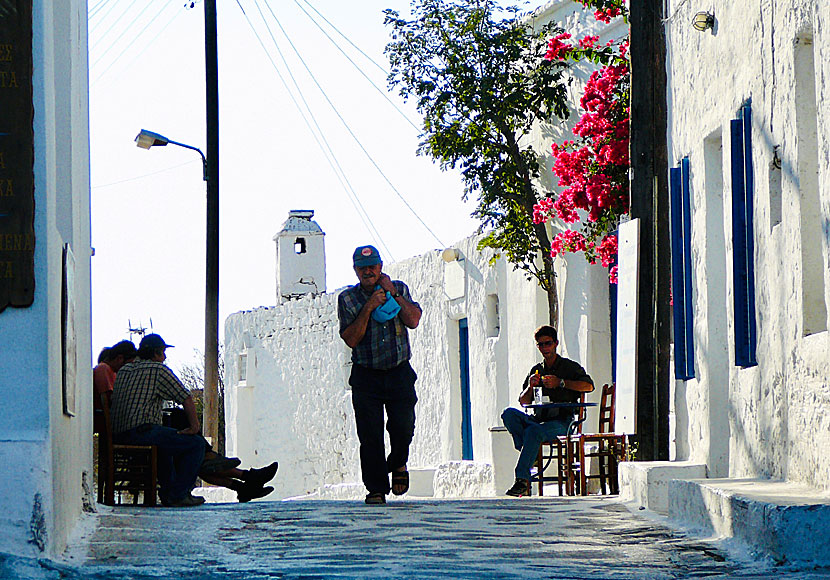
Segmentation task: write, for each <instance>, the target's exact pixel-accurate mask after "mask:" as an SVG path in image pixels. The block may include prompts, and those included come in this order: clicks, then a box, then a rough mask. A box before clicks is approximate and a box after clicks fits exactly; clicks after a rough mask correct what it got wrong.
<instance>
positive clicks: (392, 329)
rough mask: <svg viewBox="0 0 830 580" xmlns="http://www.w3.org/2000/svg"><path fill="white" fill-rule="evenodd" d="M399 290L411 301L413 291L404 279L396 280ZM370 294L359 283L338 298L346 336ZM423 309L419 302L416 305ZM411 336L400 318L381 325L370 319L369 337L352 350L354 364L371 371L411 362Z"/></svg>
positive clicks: (367, 330)
mask: <svg viewBox="0 0 830 580" xmlns="http://www.w3.org/2000/svg"><path fill="white" fill-rule="evenodd" d="M392 284H393V285H394V286H395V290H396V291H397V292H398V294H400V295H401V296H403V297H404V298H405V299H406V300H408V301H409V302H412V297H411V296H410V294H409V288H407V286H406V284H404V283H403V282H401V281H400V280H393V281H392ZM369 296H370V294H366V293H365V292H364V291H363V290H361V288H360V284H356V285H354V286H351V287H349V288H346V289H345V290H343V292H341V293H340V296H338V297H337V316H338V318H339V319H340V332H341V333H342V332H343V331H344V330H346V328H348V327H349V325H350V324H352V323H353V322H354V321H355V320H356V319H357V316H358V314H360V311H361V310H362V309H363V305H364V304H366V302H367V301H368V300H369ZM412 304H414V305H415V306H417V307H418V308H419V309H420V308H421V306H420V305H419V304H418V303H417V302H412ZM410 356H411V353H410V350H409V334H408V333H407V328H406V326H404V323H403V322H402V321H401V318H400V315H398V316H396V317H395V318H393V319H392V320H388V321H386V322H377V321H375V319H374V318H371V317H370V318H369V322H368V324H367V325H366V334H365V335H364V336H363V340H361V341H360V342H359V343H358V344H357V346H355V347H354V348H353V349H352V362H353V363H355V364H359V365H361V366H364V367H368V368H370V369H377V370H388V369H391V368H395V367H396V366H398V365H400V364H402V363H404V362H406V361H408V360H409V357H410Z"/></svg>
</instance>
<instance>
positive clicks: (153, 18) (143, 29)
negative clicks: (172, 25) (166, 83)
mask: <svg viewBox="0 0 830 580" xmlns="http://www.w3.org/2000/svg"><path fill="white" fill-rule="evenodd" d="M147 6H149V4H148V5H147ZM167 6H168V4H166V3H163V4H162V5H161V10H159V11H158V12H156V15H155V16H153V17H152V18H151V19H150V21H149V22H147V24H145V25H144V28H142V29H141V30H140V31H139V33H138V34H136V35H135V37H134V38H133V40H132V42H129V43H127V45H126V46H125V47H124V48H123V49H122V50H121V52H120V53H118V56H116V57H115V58H114V59H113V60H112V62H110V63H109V65H107V68H105V69H104V70H103V71H102V72H101V73H100V74H99V75H98V76H97V77H96V78H95V80H94V81H93V82H98V80H100V78H101V77H102V76H104V75H105V74H107V71H108V70H110V69H111V68H112V66H113V65H114V64H115V63H116V62H118V60H119V59H120V58H121V57H122V56H123V55H124V53H125V52H127V50H129V49H130V48H132V47H133V46H134V45H135V43H136V41H137V40H138V39H139V38H141V35H142V34H144V32H145V31H146V30H147V29H148V28H149V27H150V26H151V25H152V24H153V22H155V21H156V19H157V18H158V17H159V16H161V13H162V12H164V11H165V10H166V9H167ZM145 9H146V8H145ZM143 12H144V11H143V10H142V13H143ZM177 14H178V13H177ZM139 16H141V14H139ZM173 18H175V16H174V17H173ZM168 26H169V23H168ZM165 28H167V26H165ZM163 30H164V29H162V31H163ZM151 44H152V43H147V44H146V45H145V47H144V48H143V49H141V50H142V52H143V51H144V50H146V48H147V47H148V46H150V45H151ZM113 46H114V45H113ZM101 58H103V55H101V57H99V58H98V60H96V61H95V62H96V63H97V62H99V61H100V60H101ZM92 66H95V63H93V65H92Z"/></svg>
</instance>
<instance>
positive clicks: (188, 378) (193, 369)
mask: <svg viewBox="0 0 830 580" xmlns="http://www.w3.org/2000/svg"><path fill="white" fill-rule="evenodd" d="M193 353H194V355H195V356H194V357H193V359H192V360H191V361H190V362H186V363H182V364H180V365H179V367H178V369H177V370H176V374H177V375H178V376H179V379H181V381H182V383H184V386H185V387H187V388H188V389H189V390H190V393H191V395H192V396H193V402H194V403H195V404H196V414H197V415H198V416H199V420H200V421H201V420H202V413H203V412H204V408H205V403H204V401H205V355H204V354H203V353H202V351H200V350H199V349H197V348H194V349H193ZM213 447H214V449H215V450H216V451H218V452H219V453H222V454H224V453H225V347H224V345H222V344H220V345H219V441H217V442H216V444H215V445H214V446H213Z"/></svg>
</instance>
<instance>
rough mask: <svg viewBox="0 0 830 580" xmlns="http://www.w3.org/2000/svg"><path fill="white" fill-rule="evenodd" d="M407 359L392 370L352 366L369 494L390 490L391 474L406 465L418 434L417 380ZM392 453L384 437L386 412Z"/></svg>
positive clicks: (350, 380)
mask: <svg viewBox="0 0 830 580" xmlns="http://www.w3.org/2000/svg"><path fill="white" fill-rule="evenodd" d="M416 379H417V375H416V374H415V371H414V370H412V367H411V366H410V365H409V363H408V362H405V363H403V364H401V365H399V366H397V367H395V368H393V369H389V370H376V369H370V368H367V367H364V366H360V365H357V364H356V365H354V366H353V367H352V374H351V377H350V378H349V384H350V385H351V386H352V407H353V408H354V418H355V423H356V425H357V438H358V439H359V440H360V471H361V473H362V475H363V484H364V485H365V486H366V489H367V490H368V491H369V493H383V494H386V493H389V490H390V485H389V473H390V472H391V471H394V470H396V469H399V468H401V467H404V466H406V463H407V461H409V444H410V443H411V442H412V436H413V435H414V433H415V403H416V402H417V401H418V397H416V396H415V380H416ZM384 409H385V410H386V431H388V432H389V446H390V449H389V455H388V456H386V448H385V445H384V440H383V411H384Z"/></svg>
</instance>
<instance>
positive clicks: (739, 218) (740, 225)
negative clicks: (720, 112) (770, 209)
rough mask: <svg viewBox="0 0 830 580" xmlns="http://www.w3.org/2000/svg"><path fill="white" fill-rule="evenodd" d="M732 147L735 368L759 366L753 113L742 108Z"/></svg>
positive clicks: (732, 129) (733, 129) (734, 123)
mask: <svg viewBox="0 0 830 580" xmlns="http://www.w3.org/2000/svg"><path fill="white" fill-rule="evenodd" d="M730 133H731V141H732V143H731V146H732V151H731V153H732V287H733V295H734V310H735V315H734V316H735V321H734V322H735V324H734V326H735V364H736V365H737V366H740V367H751V366H755V365H757V364H758V362H757V360H756V356H755V348H756V342H757V336H756V327H755V241H754V226H753V211H754V206H753V199H752V196H753V187H754V179H755V178H754V174H753V171H752V111H751V108H750V105H749V104H746V105H744V106H742V107H741V111H740V113H739V115H738V118H737V119H733V120H732V121H731V122H730Z"/></svg>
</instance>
